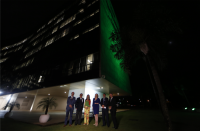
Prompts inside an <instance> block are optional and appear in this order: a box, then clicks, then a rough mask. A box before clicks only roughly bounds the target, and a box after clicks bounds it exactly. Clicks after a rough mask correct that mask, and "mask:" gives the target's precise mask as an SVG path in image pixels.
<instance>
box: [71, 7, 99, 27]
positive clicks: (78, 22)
mask: <svg viewBox="0 0 200 131" xmlns="http://www.w3.org/2000/svg"><path fill="white" fill-rule="evenodd" d="M98 12H99V9H98V10H96V11H95V12H94V13H92V14H90V15H88V16H87V17H85V18H83V19H82V20H79V21H77V22H76V23H75V24H74V25H73V26H76V25H78V24H80V23H81V22H83V21H84V20H86V19H87V18H90V17H92V16H93V15H95V14H96V13H98Z"/></svg>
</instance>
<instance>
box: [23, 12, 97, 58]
mask: <svg viewBox="0 0 200 131" xmlns="http://www.w3.org/2000/svg"><path fill="white" fill-rule="evenodd" d="M98 12H99V9H98V10H96V11H95V12H93V13H92V14H90V15H88V16H87V17H85V18H83V19H82V20H80V21H78V22H76V23H75V24H74V26H76V25H77V24H80V23H81V22H83V21H84V20H86V19H88V18H90V17H92V16H94V15H95V14H96V13H98ZM75 18H76V15H73V16H71V17H70V18H69V19H67V20H65V21H64V22H63V23H62V24H61V25H60V28H62V27H64V26H65V25H67V24H69V23H70V22H72V21H73V20H75ZM97 27H99V24H97V25H95V26H94V27H91V28H90V29H87V30H86V31H84V32H83V34H85V33H87V32H89V31H92V30H93V29H95V28H97ZM57 30H58V26H56V27H55V28H54V29H53V31H52V33H51V34H53V33H55V32H56V31H57ZM68 33H69V28H68V29H66V30H64V31H63V32H62V33H61V34H59V35H58V36H55V37H53V38H51V39H49V40H48V41H47V42H46V45H45V47H46V46H48V45H50V44H52V43H53V42H54V41H55V40H58V39H60V38H61V37H64V36H65V35H67V34H68ZM49 35H50V33H49V34H47V36H46V37H45V38H47V37H48V36H49ZM78 37H79V35H75V36H74V37H72V38H71V39H70V40H73V39H76V38H78ZM42 39H43V37H42V38H41V39H40V40H37V41H35V42H34V43H33V46H35V45H36V44H37V43H39V41H42ZM31 52H34V53H35V51H31ZM34 53H30V52H29V53H28V55H26V56H25V58H27V57H28V56H30V55H29V54H31V55H32V54H34Z"/></svg>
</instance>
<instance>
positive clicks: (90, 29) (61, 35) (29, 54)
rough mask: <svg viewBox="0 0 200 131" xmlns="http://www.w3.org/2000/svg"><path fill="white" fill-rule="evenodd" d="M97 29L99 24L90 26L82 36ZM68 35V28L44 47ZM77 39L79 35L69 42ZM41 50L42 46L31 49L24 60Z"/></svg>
mask: <svg viewBox="0 0 200 131" xmlns="http://www.w3.org/2000/svg"><path fill="white" fill-rule="evenodd" d="M98 27H99V24H96V25H94V26H92V27H91V28H89V29H87V30H85V31H84V32H83V33H82V34H85V33H87V32H90V31H92V30H94V29H96V28H98ZM68 33H69V28H68V29H65V30H64V31H63V32H61V33H60V34H58V35H56V36H54V37H52V38H50V39H49V40H47V42H46V44H45V47H47V46H48V45H50V44H52V43H53V42H55V41H57V40H58V39H60V38H62V37H64V36H66V35H67V34H68ZM78 37H79V34H77V35H75V36H74V37H72V38H71V39H70V40H73V39H77V38H78ZM41 49H42V45H40V46H39V47H38V48H36V49H33V50H31V51H30V52H28V53H27V54H26V56H25V58H27V57H29V56H31V55H32V54H34V53H36V52H38V51H39V50H41Z"/></svg>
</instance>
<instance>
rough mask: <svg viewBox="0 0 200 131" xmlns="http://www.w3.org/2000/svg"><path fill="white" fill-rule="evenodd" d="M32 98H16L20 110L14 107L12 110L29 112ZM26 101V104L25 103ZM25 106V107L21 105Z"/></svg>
mask: <svg viewBox="0 0 200 131" xmlns="http://www.w3.org/2000/svg"><path fill="white" fill-rule="evenodd" d="M33 99H34V98H17V99H16V102H17V103H19V104H20V109H18V108H17V107H14V108H13V110H30V108H31V105H32V103H33ZM26 101H28V102H26ZM23 104H27V105H23Z"/></svg>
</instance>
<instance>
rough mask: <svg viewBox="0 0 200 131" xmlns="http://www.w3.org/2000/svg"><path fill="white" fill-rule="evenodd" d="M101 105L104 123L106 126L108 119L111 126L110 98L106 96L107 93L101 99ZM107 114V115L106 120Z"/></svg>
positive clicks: (108, 124)
mask: <svg viewBox="0 0 200 131" xmlns="http://www.w3.org/2000/svg"><path fill="white" fill-rule="evenodd" d="M101 107H102V119H103V125H102V126H106V121H107V126H108V127H109V126H110V123H109V116H108V98H107V97H106V94H105V93H104V94H103V98H102V99H101ZM105 116H106V121H105Z"/></svg>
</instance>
